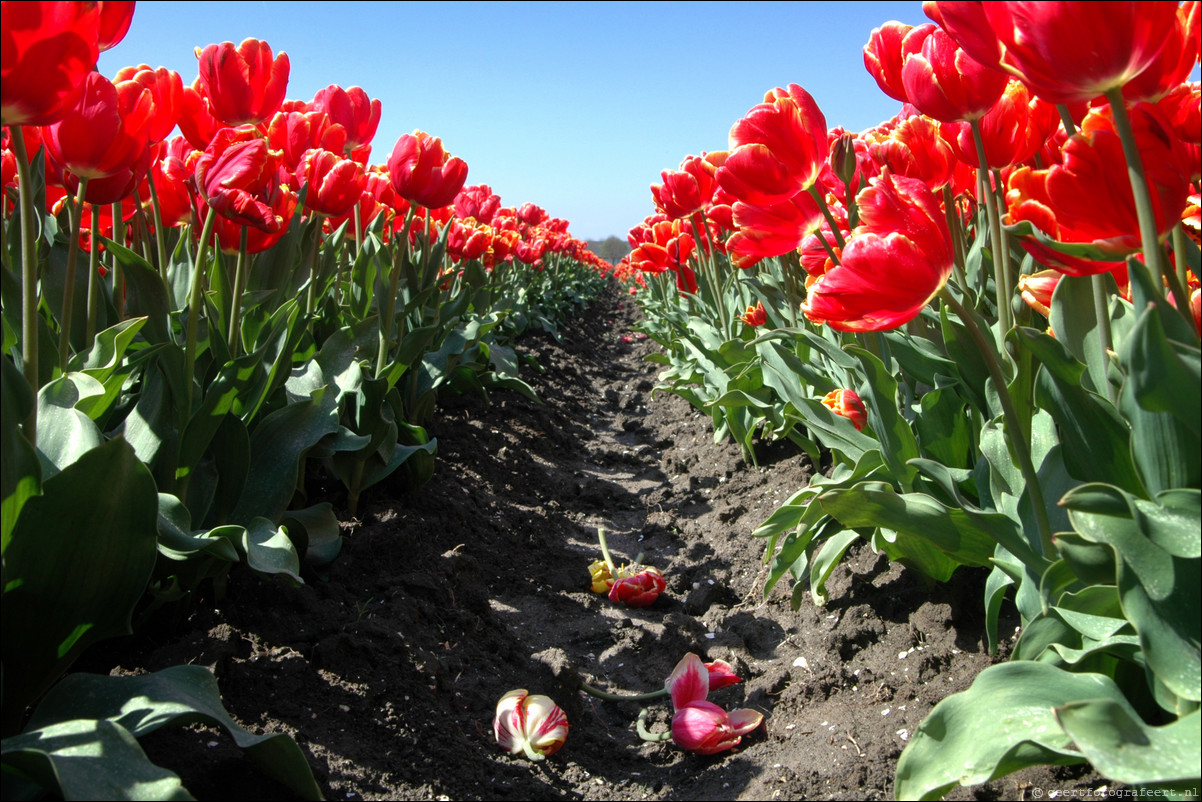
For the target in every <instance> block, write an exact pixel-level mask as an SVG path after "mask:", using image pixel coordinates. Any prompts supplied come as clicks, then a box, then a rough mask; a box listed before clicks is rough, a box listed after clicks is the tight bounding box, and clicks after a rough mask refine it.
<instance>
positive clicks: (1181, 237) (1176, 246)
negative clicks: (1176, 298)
mask: <svg viewBox="0 0 1202 802" xmlns="http://www.w3.org/2000/svg"><path fill="white" fill-rule="evenodd" d="M1173 262H1174V264H1176V265H1177V281H1179V282H1181V286H1183V287H1187V286H1189V276H1188V275H1186V271H1187V270H1188V269H1189V268H1188V266H1187V265H1186V261H1185V228H1183V227H1182V225H1181V223H1178V224H1177V225H1175V226H1173Z"/></svg>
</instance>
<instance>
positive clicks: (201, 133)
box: [179, 78, 226, 150]
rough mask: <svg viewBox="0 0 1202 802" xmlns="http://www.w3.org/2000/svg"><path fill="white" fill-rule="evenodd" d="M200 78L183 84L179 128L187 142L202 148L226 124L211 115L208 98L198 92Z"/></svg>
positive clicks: (205, 146) (199, 148)
mask: <svg viewBox="0 0 1202 802" xmlns="http://www.w3.org/2000/svg"><path fill="white" fill-rule="evenodd" d="M199 87H200V79H199V78H197V79H196V80H195V81H193V82H192V85H191V86H185V87H184V91H183V94H182V95H181V97H180V113H179V130H180V133H181V134H183V135H184V136H185V137H187V139H188V144H190V145H191V146H192V147H194V148H196V149H197V150H204V149H205V148H207V147H208V146H209V143H210V142H212V141H213V137H214V136H216V135H217V132H218V131H220V130H221V129H222V128H225V127H226V126H225V125H223V124H222V123H221V121H220V120H218V119H216V118H215V117H213V112H212V111H211V109H210V106H209V100H208V98H206V97H205V96H204V95H203V94H201V92H200V88H199Z"/></svg>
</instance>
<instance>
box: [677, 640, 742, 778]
mask: <svg viewBox="0 0 1202 802" xmlns="http://www.w3.org/2000/svg"><path fill="white" fill-rule="evenodd" d="M722 669H723V670H721V671H720V672H718V676H719V677H721V679H719V681H717V682H715V684H714V685H713V687H715V688H717V687H723V686H725V685H729V684H730V681H728V679H727V677H726V676H725V675H726V674H727V671H726V670H725V669H729V666H726V665H723V666H722ZM729 673H730V674H732V675H733V672H729ZM714 678H715V677H714V672H713V670H712V669H711V668H710V667H708V666H706V665H705V664H703V663H702V662H701V658H700V657H698V656H697V655H695V654H692V653H689V654H687V655H685V656H684V658H683V659H682V660H681V661H680V662H679V663H677V665H676V668H675V669H673V670H672V673H671V675H669V677H668V680H667V683H666V685H667V688H668V693H669V695H670V696H671V697H672V705H673V706H674V707H675V708H676V713H675V715H673V717H672V741H673V742H674V743H675V744H676V745H677V746H679V747H681V748H682V749H686V750H688V751H690V752H697V753H698V754H702V755H713V754H717V753H719V752H725V751H726V750H728V749H733V748H734V747H736V746H738V745H739V743H740V742H741V741H742V740H743V736H744V735H747V734H748V733H750V732H751V731H753V730H754V729H756V728H757V727H759V726H760V724H761V723H762V722H763V720H764V716H763V714H762V713H758V712H756V711H754V710H734V711H731V712H729V713H728V712H727V711H725V710H723V709H722V708H721V707H719V706H718V705H716V704H714V703H712V702H707V701H705V697H706V696H707V695H709V691H710V688H711V682H713V681H714ZM735 681H737V678H736V680H735Z"/></svg>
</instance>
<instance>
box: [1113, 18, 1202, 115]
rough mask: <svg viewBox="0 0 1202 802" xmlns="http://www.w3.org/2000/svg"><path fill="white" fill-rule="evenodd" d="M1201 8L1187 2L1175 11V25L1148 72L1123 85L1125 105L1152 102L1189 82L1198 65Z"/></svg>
mask: <svg viewBox="0 0 1202 802" xmlns="http://www.w3.org/2000/svg"><path fill="white" fill-rule="evenodd" d="M1200 7H1202V3H1199V0H1188V2H1185V3H1182V4H1181V5H1180V6H1179V7H1178V8H1177V24H1176V25H1174V26H1173V29H1172V33H1171V34H1170V35H1169V38H1168V40H1167V41H1166V42H1165V43H1164V47H1163V48H1162V49H1161V51H1160V54H1159V55H1158V56H1156V58H1155V59H1154V60H1153V61H1152V63H1151V64H1149V65H1148V67H1147V69H1145V70H1144V71H1143V72H1141V73H1140V74H1139V75H1137V76H1135V77H1134V78H1132V79H1131V80H1130V81H1128V82H1127V83H1125V84H1123V97H1124V98H1126V100H1127V102H1128V103H1134V102H1136V101H1139V100H1148V101H1151V102H1153V103H1154V102H1156V101H1157V100H1160V99H1161V98H1162V97H1164V96H1165V95H1167V94H1169V93H1170V92H1172V91H1173V90H1174V89H1175V88H1177V86H1179V85H1180V84H1182V83H1183V82H1185V81H1188V80H1189V76H1190V73H1191V72H1192V71H1193V69H1194V65H1195V64H1197V63H1198V50H1199V33H1200V32H1199V27H1200V23H1202V20H1200V16H1202V15H1200V14H1199V9H1200Z"/></svg>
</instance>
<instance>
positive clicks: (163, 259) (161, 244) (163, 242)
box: [146, 170, 167, 281]
mask: <svg viewBox="0 0 1202 802" xmlns="http://www.w3.org/2000/svg"><path fill="white" fill-rule="evenodd" d="M146 184H147V186H149V187H150V208H151V211H152V213H153V215H154V244H155V249H156V250H157V251H158V254H159V276H160V277H161V278H162V279H163V281H166V280H167V234H166V232H164V231H163V212H162V209H160V208H159V191H158V190H157V189H155V186H154V170H151V171H149V172H148V173H147V174H146Z"/></svg>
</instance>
